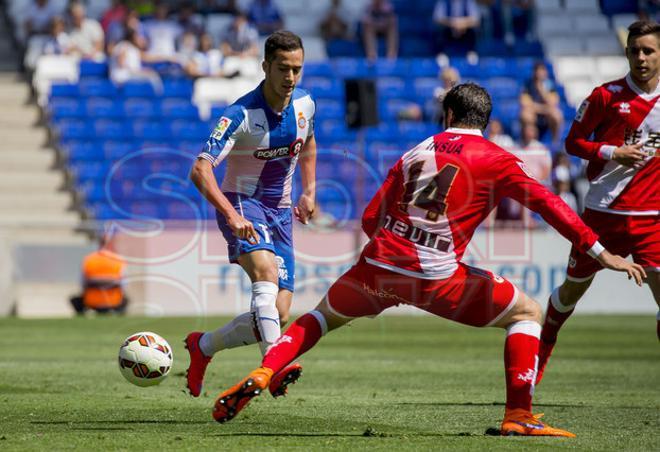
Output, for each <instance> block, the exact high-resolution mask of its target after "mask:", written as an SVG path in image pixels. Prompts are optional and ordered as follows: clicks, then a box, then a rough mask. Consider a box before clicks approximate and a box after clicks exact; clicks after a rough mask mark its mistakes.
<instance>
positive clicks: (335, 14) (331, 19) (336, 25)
mask: <svg viewBox="0 0 660 452" xmlns="http://www.w3.org/2000/svg"><path fill="white" fill-rule="evenodd" d="M346 17H347V16H346V12H345V11H344V8H342V6H341V0H332V5H331V6H330V8H329V9H328V12H327V13H326V15H325V17H324V18H323V20H322V21H321V23H320V24H319V28H320V29H321V36H322V37H323V39H325V40H326V41H330V40H332V39H348V21H347V20H346Z"/></svg>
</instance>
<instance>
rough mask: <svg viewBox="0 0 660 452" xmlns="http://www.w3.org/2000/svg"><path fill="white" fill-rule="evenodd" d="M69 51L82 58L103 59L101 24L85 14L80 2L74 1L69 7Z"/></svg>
mask: <svg viewBox="0 0 660 452" xmlns="http://www.w3.org/2000/svg"><path fill="white" fill-rule="evenodd" d="M69 18H70V22H71V24H70V27H69V44H70V48H69V53H70V54H76V55H80V56H81V57H82V58H87V59H91V60H97V61H102V60H104V59H105V53H104V52H103V48H104V33H103V28H102V27H101V24H100V23H98V21H96V20H94V19H90V18H88V17H86V16H85V7H84V6H83V4H82V3H79V2H74V3H71V5H70V7H69Z"/></svg>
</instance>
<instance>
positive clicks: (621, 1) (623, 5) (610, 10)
mask: <svg viewBox="0 0 660 452" xmlns="http://www.w3.org/2000/svg"><path fill="white" fill-rule="evenodd" d="M601 8H602V10H603V14H607V15H608V16H612V15H614V14H626V13H635V14H636V13H637V2H633V1H630V0H601Z"/></svg>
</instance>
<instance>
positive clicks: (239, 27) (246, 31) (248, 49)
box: [220, 14, 259, 57]
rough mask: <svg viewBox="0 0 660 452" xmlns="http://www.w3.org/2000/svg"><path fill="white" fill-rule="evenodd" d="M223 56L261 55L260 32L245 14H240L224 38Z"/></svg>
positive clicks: (222, 45)
mask: <svg viewBox="0 0 660 452" xmlns="http://www.w3.org/2000/svg"><path fill="white" fill-rule="evenodd" d="M220 47H221V50H222V54H223V55H224V56H226V57H228V56H239V57H256V56H257V55H259V32H257V30H256V29H255V28H254V27H252V25H250V23H249V22H248V19H247V17H246V16H245V14H239V15H238V16H236V17H235V18H234V21H233V22H232V23H231V25H229V28H228V29H227V31H226V32H225V34H224V36H223V37H222V44H221V46H220Z"/></svg>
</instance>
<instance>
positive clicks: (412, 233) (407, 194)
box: [362, 128, 603, 279]
mask: <svg viewBox="0 0 660 452" xmlns="http://www.w3.org/2000/svg"><path fill="white" fill-rule="evenodd" d="M504 197H510V198H513V199H515V200H517V201H518V202H520V203H522V204H524V205H525V206H527V207H529V208H530V209H532V210H534V211H535V212H538V213H540V214H541V215H542V216H543V218H544V219H545V220H546V221H547V222H548V223H549V224H551V225H552V226H553V227H554V228H555V229H557V230H558V231H559V232H560V233H561V234H562V235H563V236H564V237H566V238H567V239H569V240H570V241H571V242H572V243H573V244H574V245H575V246H576V247H578V248H579V249H580V250H582V251H584V252H589V254H591V255H592V256H593V255H597V254H599V253H600V252H601V251H602V249H603V248H602V246H601V245H600V244H599V243H598V242H597V240H598V236H596V234H595V233H594V232H593V231H592V230H591V229H590V228H588V227H587V226H586V225H585V224H584V223H583V222H582V220H580V218H579V217H578V216H577V214H575V213H574V212H573V211H572V210H571V208H570V207H568V206H567V205H566V204H565V203H564V202H563V201H562V200H561V199H560V198H559V197H557V196H555V195H554V194H552V193H551V192H550V191H549V190H548V189H547V188H545V187H544V186H543V185H542V184H540V183H539V182H538V181H536V180H535V179H534V178H533V177H531V176H530V173H529V170H527V169H526V167H525V165H524V164H523V162H522V161H521V160H520V159H518V158H517V157H515V156H514V155H513V154H511V153H509V152H507V151H505V150H504V149H502V148H500V147H499V146H497V145H495V144H493V143H491V142H490V141H488V140H486V139H485V138H483V136H482V135H481V132H480V131H479V130H474V129H456V128H452V129H448V130H447V131H446V132H444V133H441V134H438V135H435V136H433V137H430V138H428V139H426V140H425V141H423V142H422V143H420V144H419V145H417V146H416V147H415V148H413V149H412V150H410V151H408V152H407V153H405V154H404V155H403V156H402V157H401V159H399V161H398V162H397V163H396V164H395V165H394V167H392V169H391V170H390V172H389V174H388V176H387V179H386V180H385V182H384V183H383V185H382V186H381V188H380V189H379V190H378V193H376V195H375V196H374V198H373V199H372V200H371V202H370V203H369V205H368V206H367V208H366V210H365V212H364V215H363V217H362V228H363V229H364V232H365V233H366V234H367V235H368V236H369V237H370V238H371V240H370V242H369V243H368V244H367V245H366V246H365V248H364V250H363V253H362V255H363V257H364V258H365V260H366V261H367V262H368V263H370V264H373V265H377V266H380V267H383V268H387V269H389V270H391V271H394V272H397V273H402V274H405V275H409V276H414V277H417V278H426V279H442V278H447V277H449V276H451V275H452V274H453V273H454V272H455V271H456V269H457V267H458V265H457V263H458V261H460V260H461V258H462V256H463V253H464V252H465V249H466V247H467V245H468V243H469V242H470V239H471V238H472V235H473V234H474V231H475V230H476V229H477V226H479V224H480V223H481V222H482V221H483V220H484V219H485V218H486V217H487V216H488V214H489V213H490V212H491V211H492V210H493V209H494V208H495V206H497V204H498V203H499V201H500V200H501V199H502V198H504Z"/></svg>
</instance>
